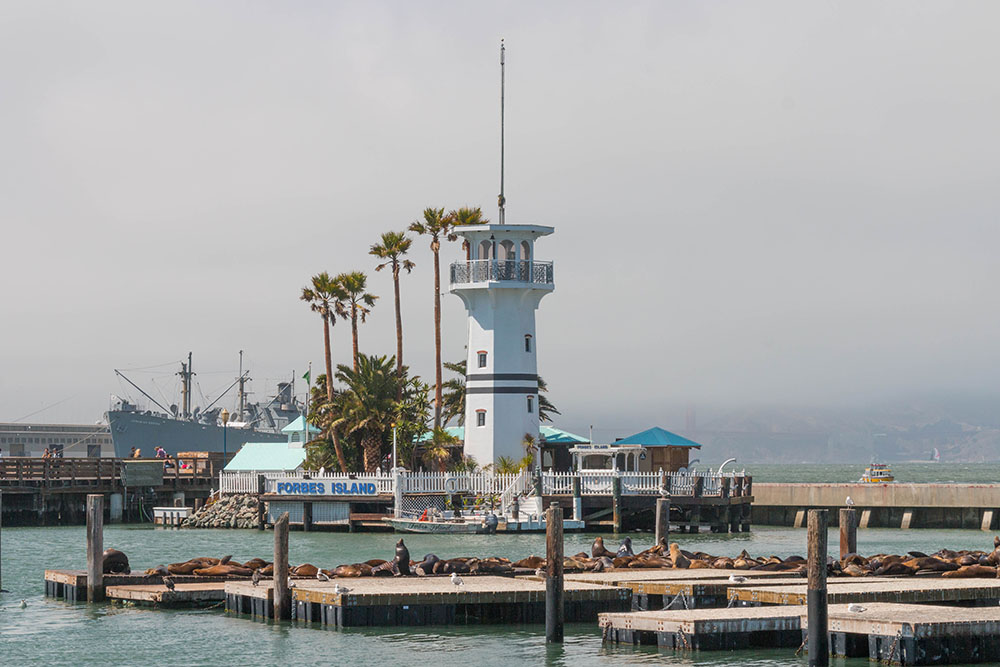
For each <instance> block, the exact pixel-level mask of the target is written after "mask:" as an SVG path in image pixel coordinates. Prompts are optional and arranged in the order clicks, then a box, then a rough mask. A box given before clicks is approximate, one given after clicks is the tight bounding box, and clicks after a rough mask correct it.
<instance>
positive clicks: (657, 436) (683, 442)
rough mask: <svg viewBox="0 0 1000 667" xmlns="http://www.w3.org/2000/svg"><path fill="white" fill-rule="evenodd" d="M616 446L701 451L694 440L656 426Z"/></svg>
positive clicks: (619, 441) (629, 437) (635, 434)
mask: <svg viewBox="0 0 1000 667" xmlns="http://www.w3.org/2000/svg"><path fill="white" fill-rule="evenodd" d="M615 444H616V445H644V446H646V447H693V448H695V449H701V445H699V444H698V443H697V442H695V441H694V440H688V439H687V438H685V437H684V436H682V435H677V434H676V433H671V432H670V431H668V430H666V429H663V428H660V427H659V426H654V427H653V428H648V429H646V430H645V431H641V432H639V433H634V434H632V435H630V436H628V437H627V438H622V439H621V440H616V441H615Z"/></svg>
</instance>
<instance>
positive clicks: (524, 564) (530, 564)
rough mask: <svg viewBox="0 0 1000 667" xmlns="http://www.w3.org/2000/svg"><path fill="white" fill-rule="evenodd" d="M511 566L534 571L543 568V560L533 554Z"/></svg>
mask: <svg viewBox="0 0 1000 667" xmlns="http://www.w3.org/2000/svg"><path fill="white" fill-rule="evenodd" d="M597 539H601V538H597ZM605 551H607V550H606V549H605ZM609 553H610V552H609ZM611 555H612V557H614V554H611ZM512 565H513V566H514V567H519V568H525V569H528V570H536V569H538V568H540V567H545V559H544V558H542V557H541V556H535V555H534V554H532V555H531V556H528V557H527V558H522V559H521V560H519V561H516V562H514V563H512Z"/></svg>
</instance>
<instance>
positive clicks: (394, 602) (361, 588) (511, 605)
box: [225, 575, 632, 627]
mask: <svg viewBox="0 0 1000 667" xmlns="http://www.w3.org/2000/svg"><path fill="white" fill-rule="evenodd" d="M463 581H464V584H463V585H461V586H455V585H454V584H453V583H451V579H450V578H449V577H412V578H401V577H393V578H371V579H368V578H366V579H342V580H339V581H337V582H336V583H334V582H318V581H313V580H303V581H301V582H296V585H295V587H294V588H293V589H292V591H291V597H292V618H293V619H294V620H301V621H307V622H314V623H319V624H321V625H327V626H334V627H370V626H405V625H452V624H476V623H518V624H520V623H542V622H544V620H545V584H544V583H543V582H540V581H531V580H527V579H514V578H511V577H497V576H488V575H486V576H467V577H463ZM336 584H339V585H340V587H341V588H346V589H349V590H347V591H346V592H341V593H334V587H335V585H336ZM225 592H226V610H227V611H229V612H233V613H239V614H245V615H249V616H252V617H254V618H259V619H262V620H263V619H269V618H273V616H274V604H273V593H272V591H271V582H261V584H260V585H259V586H253V585H252V584H250V583H244V582H228V583H227V584H226V586H225ZM565 600H566V621H567V622H582V621H595V620H596V619H597V616H598V614H599V613H601V612H605V611H626V610H628V609H629V608H630V607H631V604H632V603H631V592H630V591H629V590H628V589H626V588H617V587H609V586H601V585H596V584H586V583H579V582H566V588H565Z"/></svg>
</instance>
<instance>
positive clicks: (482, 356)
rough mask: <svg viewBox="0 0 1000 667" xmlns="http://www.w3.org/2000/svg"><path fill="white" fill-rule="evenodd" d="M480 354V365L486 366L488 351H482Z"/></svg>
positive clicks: (481, 366)
mask: <svg viewBox="0 0 1000 667" xmlns="http://www.w3.org/2000/svg"><path fill="white" fill-rule="evenodd" d="M478 356H479V367H480V368H486V353H485V352H480V353H479V355H478Z"/></svg>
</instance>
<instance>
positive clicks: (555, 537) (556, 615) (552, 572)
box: [545, 503, 565, 644]
mask: <svg viewBox="0 0 1000 667" xmlns="http://www.w3.org/2000/svg"><path fill="white" fill-rule="evenodd" d="M545 575H546V576H545V641H546V643H550V644H552V643H557V644H561V643H562V640H563V622H564V621H565V609H564V607H563V512H562V508H561V507H559V503H552V505H551V506H550V507H549V509H548V513H547V516H546V517H545Z"/></svg>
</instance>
